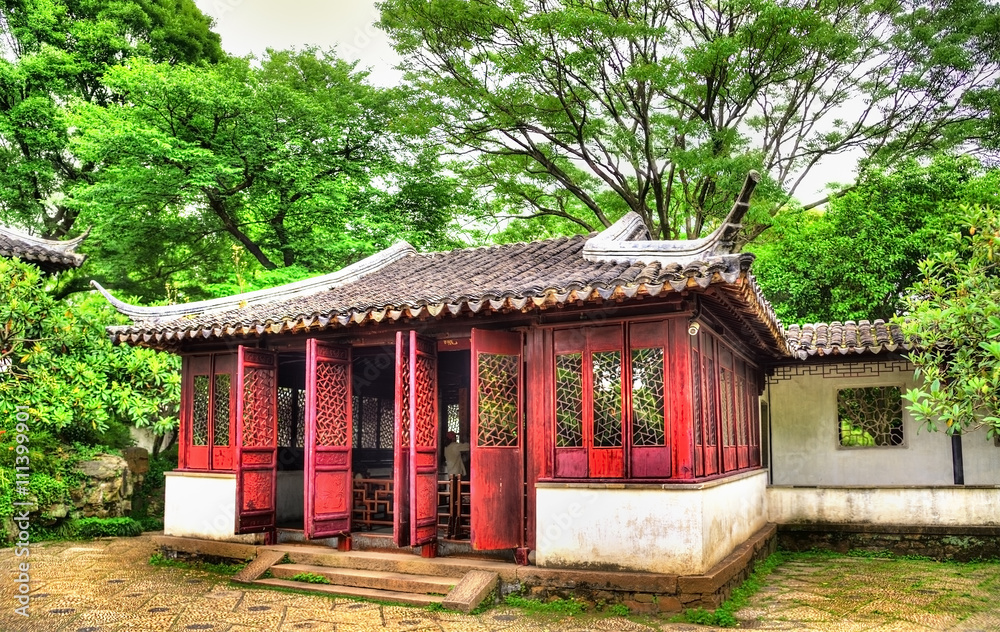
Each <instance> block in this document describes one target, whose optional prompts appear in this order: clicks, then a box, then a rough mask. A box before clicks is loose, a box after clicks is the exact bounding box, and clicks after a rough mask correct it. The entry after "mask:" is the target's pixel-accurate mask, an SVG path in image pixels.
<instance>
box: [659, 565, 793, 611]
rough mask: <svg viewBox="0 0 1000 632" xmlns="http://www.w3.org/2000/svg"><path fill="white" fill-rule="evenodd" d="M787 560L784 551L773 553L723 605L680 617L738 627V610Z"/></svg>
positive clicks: (697, 609) (755, 568)
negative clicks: (772, 572)
mask: <svg viewBox="0 0 1000 632" xmlns="http://www.w3.org/2000/svg"><path fill="white" fill-rule="evenodd" d="M786 561H787V557H786V554H785V553H784V552H783V551H778V552H777V553H772V554H771V556H770V557H768V558H767V559H766V560H763V561H761V562H758V563H757V564H755V565H754V569H753V572H752V573H751V574H750V577H748V578H747V580H746V581H745V582H743V583H742V584H740V586H739V587H738V588H736V589H735V590H733V592H732V594H731V595H729V599H727V600H726V601H724V602H723V603H722V605H721V606H719V607H718V608H716V609H715V610H712V611H709V610H705V609H704V608H694V609H691V610H685V611H684V612H683V613H682V614H681V615H680V616H679V617H678V618H679V619H681V620H683V621H687V622H688V623H696V624H698V625H717V626H719V627H721V628H735V627H738V626H739V620H738V619H737V618H736V612H737V611H738V610H740V609H741V608H743V607H744V606H746V605H747V603H749V601H750V598H751V597H753V596H754V595H755V594H757V592H758V591H760V589H761V587H762V586H763V581H764V579H765V578H767V576H768V575H770V574H771V571H773V570H774V569H775V568H777V567H778V566H780V565H781V564H784V563H785V562H786Z"/></svg>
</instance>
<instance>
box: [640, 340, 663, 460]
mask: <svg viewBox="0 0 1000 632" xmlns="http://www.w3.org/2000/svg"><path fill="white" fill-rule="evenodd" d="M663 395H664V384H663V348H662V347H656V348H652V349H633V350H632V444H633V445H639V446H657V445H664V443H665V439H666V437H665V430H664V422H665V417H664V410H663Z"/></svg>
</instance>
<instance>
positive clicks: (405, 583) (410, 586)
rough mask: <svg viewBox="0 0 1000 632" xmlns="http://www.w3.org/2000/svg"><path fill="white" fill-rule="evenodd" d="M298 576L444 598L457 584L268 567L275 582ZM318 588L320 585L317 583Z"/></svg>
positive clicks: (340, 570) (344, 570)
mask: <svg viewBox="0 0 1000 632" xmlns="http://www.w3.org/2000/svg"><path fill="white" fill-rule="evenodd" d="M300 573H312V574H314V575H321V576H323V577H325V578H327V579H328V580H329V581H330V583H331V584H336V585H337V586H354V587H356V588H377V589H380V590H388V591H392V592H401V593H423V594H436V595H447V594H448V593H449V592H450V591H451V589H452V588H454V587H455V585H456V584H457V583H458V582H459V580H458V579H457V578H454V577H438V576H433V575H410V574H407V573H394V572H386V571H369V570H359V569H354V568H331V567H329V566H314V565H309V564H278V565H276V566H272V567H271V575H273V576H274V577H276V578H278V579H291V578H292V577H293V576H295V575H298V574H300ZM321 585H322V584H321Z"/></svg>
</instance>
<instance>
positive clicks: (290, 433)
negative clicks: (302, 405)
mask: <svg viewBox="0 0 1000 632" xmlns="http://www.w3.org/2000/svg"><path fill="white" fill-rule="evenodd" d="M297 400H298V398H297V397H296V389H294V388H290V387H288V386H279V387H278V445H280V446H282V447H285V448H291V447H295V421H296V416H297V415H296V410H295V408H296V404H297V403H298V401H297Z"/></svg>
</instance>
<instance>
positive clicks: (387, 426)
mask: <svg viewBox="0 0 1000 632" xmlns="http://www.w3.org/2000/svg"><path fill="white" fill-rule="evenodd" d="M378 401H379V424H378V443H377V444H375V447H376V448H382V449H384V450H391V449H392V432H393V430H392V428H393V424H394V423H395V419H394V417H395V415H394V414H393V401H392V400H391V399H380V400H378Z"/></svg>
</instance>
